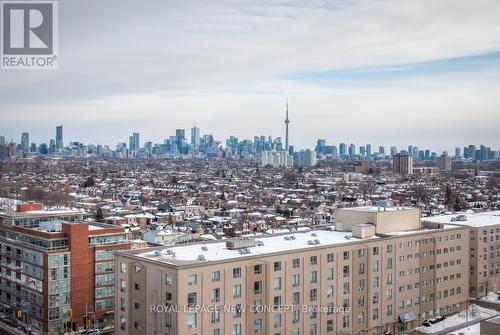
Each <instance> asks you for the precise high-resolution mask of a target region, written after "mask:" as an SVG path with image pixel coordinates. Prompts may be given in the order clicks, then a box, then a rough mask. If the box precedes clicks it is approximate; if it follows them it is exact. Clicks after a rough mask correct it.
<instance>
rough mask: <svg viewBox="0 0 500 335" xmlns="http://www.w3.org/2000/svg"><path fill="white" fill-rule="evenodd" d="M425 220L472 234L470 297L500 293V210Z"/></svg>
mask: <svg viewBox="0 0 500 335" xmlns="http://www.w3.org/2000/svg"><path fill="white" fill-rule="evenodd" d="M425 221H428V222H433V223H439V224H451V225H456V226H461V227H467V228H468V229H469V230H470V232H469V235H470V241H469V258H470V260H469V263H470V275H469V277H470V285H469V286H470V296H471V297H473V298H477V299H480V298H482V297H484V296H486V295H487V293H488V292H491V291H493V292H496V291H498V290H500V211H491V212H480V213H472V214H454V215H441V216H433V217H429V218H425Z"/></svg>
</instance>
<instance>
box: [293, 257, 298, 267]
mask: <svg viewBox="0 0 500 335" xmlns="http://www.w3.org/2000/svg"><path fill="white" fill-rule="evenodd" d="M292 266H293V267H294V268H298V267H300V259H298V258H294V259H293V261H292Z"/></svg>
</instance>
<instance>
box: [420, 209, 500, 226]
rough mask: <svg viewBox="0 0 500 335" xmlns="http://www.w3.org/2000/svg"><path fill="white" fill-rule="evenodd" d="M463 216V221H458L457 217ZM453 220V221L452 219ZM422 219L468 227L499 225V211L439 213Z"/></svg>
mask: <svg viewBox="0 0 500 335" xmlns="http://www.w3.org/2000/svg"><path fill="white" fill-rule="evenodd" d="M459 217H465V218H466V220H465V221H459V220H457V218H459ZM452 220H453V221H452ZM422 221H427V222H436V223H448V224H453V225H461V226H469V227H476V228H478V227H488V226H493V225H500V211H490V212H479V213H474V214H463V213H456V214H452V215H439V216H431V217H426V218H423V219H422Z"/></svg>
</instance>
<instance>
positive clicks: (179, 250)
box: [136, 230, 378, 264]
mask: <svg viewBox="0 0 500 335" xmlns="http://www.w3.org/2000/svg"><path fill="white" fill-rule="evenodd" d="M291 235H293V236H294V237H295V239H293V240H285V236H291ZM346 236H348V237H349V238H348V239H347V238H346ZM372 238H374V239H375V238H378V237H372ZM315 239H318V240H319V241H320V244H319V245H314V244H310V243H309V241H310V240H315ZM360 240H361V239H357V238H354V237H352V234H351V233H346V232H338V231H329V230H316V231H312V232H300V233H299V232H296V233H292V234H286V235H271V236H268V237H260V238H259V239H258V241H262V242H263V245H258V244H257V245H256V246H255V247H250V248H248V249H249V250H250V253H249V254H242V253H240V252H239V250H230V249H227V248H226V242H225V241H224V242H215V243H209V244H203V243H196V244H190V245H184V246H173V247H168V248H165V249H169V250H171V251H173V252H174V253H175V257H173V256H171V255H167V254H166V253H165V252H162V253H161V255H157V253H156V251H157V250H158V249H155V250H151V249H149V250H148V251H145V252H142V253H139V254H136V256H138V257H144V258H148V259H152V260H155V261H160V262H165V263H169V264H176V263H177V262H179V261H180V262H182V263H184V262H199V260H198V256H199V255H204V256H205V259H206V260H207V261H221V260H227V259H233V258H241V257H248V256H252V255H266V254H270V253H274V252H283V251H293V250H297V249H301V248H314V247H318V246H325V245H339V244H344V243H349V242H353V241H360ZM259 244H260V243H259ZM203 246H205V247H206V249H207V250H203V249H202V247H203ZM165 249H163V250H165Z"/></svg>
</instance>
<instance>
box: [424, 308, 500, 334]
mask: <svg viewBox="0 0 500 335" xmlns="http://www.w3.org/2000/svg"><path fill="white" fill-rule="evenodd" d="M472 309H475V313H473V312H472ZM499 314H500V313H499V312H497V311H495V310H493V309H488V308H484V307H480V306H477V305H473V306H471V307H469V318H468V319H469V321H472V320H482V319H487V318H489V317H492V316H495V315H499ZM465 321H466V315H465V311H464V312H460V313H457V314H454V315H452V316H449V317H447V318H446V319H445V320H443V321H440V322H438V323H435V324H433V325H432V326H430V327H425V326H420V327H417V328H416V329H417V330H418V331H419V332H421V333H426V334H435V333H437V332H446V329H449V328H451V327H455V326H459V325H460V324H464V323H465ZM453 332H456V331H453ZM471 334H479V333H471Z"/></svg>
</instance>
